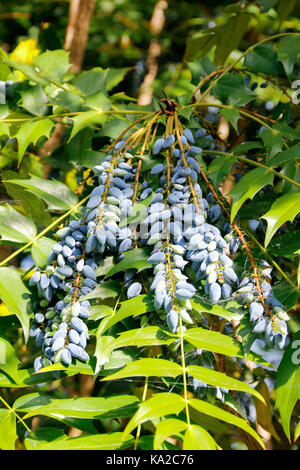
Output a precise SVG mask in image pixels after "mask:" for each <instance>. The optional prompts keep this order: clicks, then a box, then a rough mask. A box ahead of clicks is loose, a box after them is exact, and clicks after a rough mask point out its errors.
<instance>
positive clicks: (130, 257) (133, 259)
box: [105, 248, 152, 279]
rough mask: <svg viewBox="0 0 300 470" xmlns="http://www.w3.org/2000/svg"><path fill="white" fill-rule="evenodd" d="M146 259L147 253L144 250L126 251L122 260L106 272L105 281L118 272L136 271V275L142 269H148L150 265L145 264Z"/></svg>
mask: <svg viewBox="0 0 300 470" xmlns="http://www.w3.org/2000/svg"><path fill="white" fill-rule="evenodd" d="M148 258H149V252H148V250H147V249H145V248H137V249H134V250H130V251H127V252H126V253H124V258H122V260H121V261H119V263H117V264H116V265H115V266H113V268H112V269H110V270H109V271H108V273H107V274H106V276H105V279H106V278H108V277H110V276H113V275H114V274H116V273H119V272H120V271H126V270H127V269H137V272H138V273H139V272H140V271H143V270H144V269H150V268H151V267H152V265H151V264H149V263H147V259H148Z"/></svg>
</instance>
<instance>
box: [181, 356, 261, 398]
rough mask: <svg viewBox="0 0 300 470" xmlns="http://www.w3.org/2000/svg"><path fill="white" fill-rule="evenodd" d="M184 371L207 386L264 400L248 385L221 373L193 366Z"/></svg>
mask: <svg viewBox="0 0 300 470" xmlns="http://www.w3.org/2000/svg"><path fill="white" fill-rule="evenodd" d="M186 371H187V373H188V374H190V375H191V376H192V377H194V378H195V379H198V380H201V381H202V382H205V383H207V384H209V385H213V386H214V387H221V388H228V389H229V390H237V391H239V392H245V393H250V394H251V395H253V396H255V397H257V398H258V399H259V400H260V401H262V402H263V403H264V398H263V397H262V396H261V395H260V394H259V393H258V392H257V390H255V388H252V387H250V386H249V385H248V384H246V383H245V382H241V381H240V380H236V379H232V378H231V377H228V376H227V375H225V374H224V373H222V372H218V371H216V370H213V369H207V368H206V367H201V366H194V365H191V366H188V367H187V368H186Z"/></svg>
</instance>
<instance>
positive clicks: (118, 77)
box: [106, 67, 132, 91]
mask: <svg viewBox="0 0 300 470" xmlns="http://www.w3.org/2000/svg"><path fill="white" fill-rule="evenodd" d="M130 70H132V68H131V67H121V68H119V69H115V68H111V69H108V72H107V80H106V90H107V91H110V90H112V89H113V88H114V87H115V86H117V85H119V83H121V82H122V80H123V79H124V77H125V75H126V74H127V73H128V72H130Z"/></svg>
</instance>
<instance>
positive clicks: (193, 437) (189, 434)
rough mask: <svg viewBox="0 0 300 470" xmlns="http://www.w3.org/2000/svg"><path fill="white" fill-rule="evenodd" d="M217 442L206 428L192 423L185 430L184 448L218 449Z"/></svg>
mask: <svg viewBox="0 0 300 470" xmlns="http://www.w3.org/2000/svg"><path fill="white" fill-rule="evenodd" d="M217 447H218V446H217V443H216V441H215V440H214V439H213V438H212V437H211V435H210V434H209V433H208V432H207V431H205V429H203V428H201V427H200V426H197V425H196V424H191V425H190V426H189V427H188V429H187V430H186V431H185V434H184V439H183V446H182V449H183V450H217Z"/></svg>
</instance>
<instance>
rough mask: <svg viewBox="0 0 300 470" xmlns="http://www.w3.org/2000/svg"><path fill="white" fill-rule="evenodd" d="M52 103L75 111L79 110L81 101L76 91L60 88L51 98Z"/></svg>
mask: <svg viewBox="0 0 300 470" xmlns="http://www.w3.org/2000/svg"><path fill="white" fill-rule="evenodd" d="M52 101H53V103H54V104H56V105H58V106H62V107H63V108H64V109H67V110H68V111H71V112H72V113H75V112H77V111H79V109H80V107H81V103H82V99H81V98H80V96H79V95H78V94H77V93H74V92H72V91H66V90H61V91H60V92H59V93H57V95H55V97H54V98H53V99H52Z"/></svg>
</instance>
